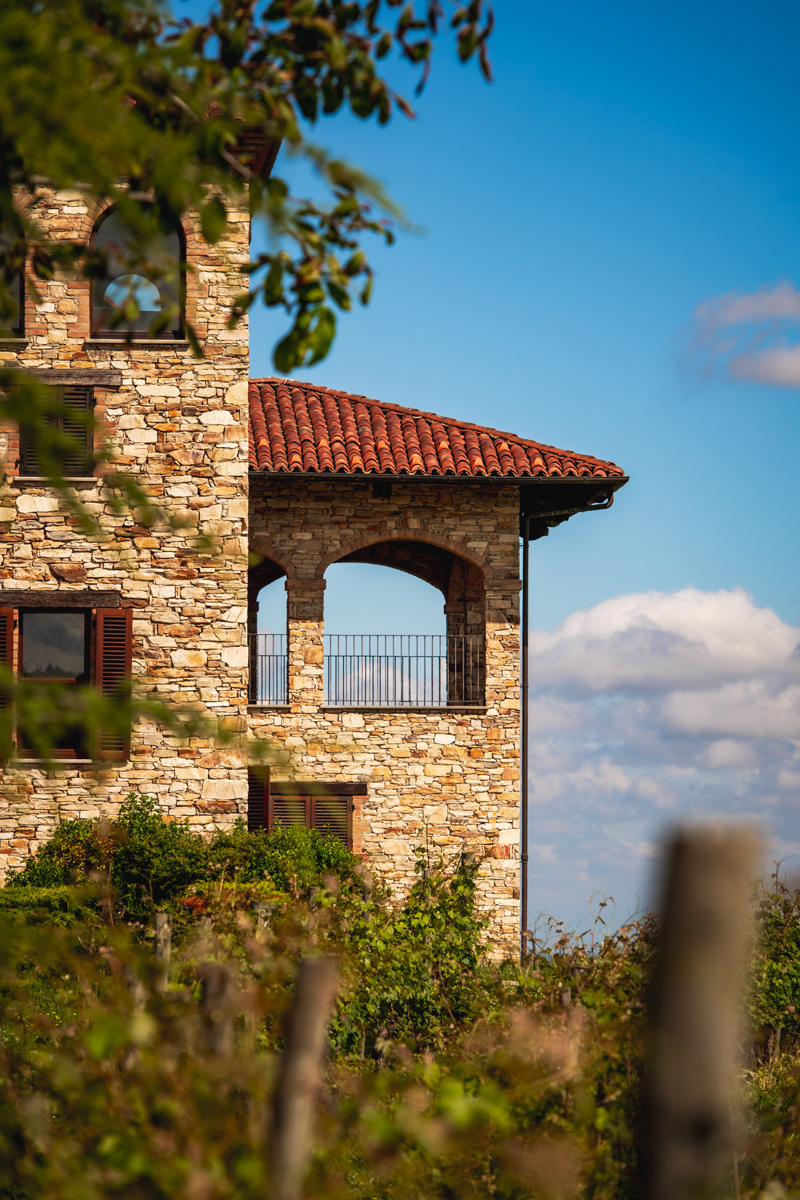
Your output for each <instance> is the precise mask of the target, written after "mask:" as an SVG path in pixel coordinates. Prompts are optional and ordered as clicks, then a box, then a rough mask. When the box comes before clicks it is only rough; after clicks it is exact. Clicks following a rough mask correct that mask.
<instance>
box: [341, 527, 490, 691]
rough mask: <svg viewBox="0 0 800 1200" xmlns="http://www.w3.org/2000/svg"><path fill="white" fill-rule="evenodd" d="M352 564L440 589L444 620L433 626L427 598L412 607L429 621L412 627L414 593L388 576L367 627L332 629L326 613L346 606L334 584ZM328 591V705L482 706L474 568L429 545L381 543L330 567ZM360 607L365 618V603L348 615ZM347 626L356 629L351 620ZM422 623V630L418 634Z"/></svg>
mask: <svg viewBox="0 0 800 1200" xmlns="http://www.w3.org/2000/svg"><path fill="white" fill-rule="evenodd" d="M356 563H358V564H369V565H371V566H374V567H382V568H390V569H391V570H392V571H402V572H405V573H406V574H408V575H412V576H414V577H415V578H416V579H419V580H422V581H424V582H425V583H426V584H428V585H430V586H431V587H433V588H436V589H438V591H439V592H440V593H441V595H442V596H443V598H444V602H445V603H444V620H443V621H442V622H441V625H440V620H441V618H440V619H439V620H434V621H431V613H432V607H431V605H430V604H429V603H428V602H426V599H425V598H424V597H420V598H419V599H418V600H417V604H418V607H419V610H420V611H422V612H424V613H425V615H426V617H427V620H424V622H416V621H415V619H414V614H413V609H414V602H415V599H417V598H416V597H415V596H414V592H413V589H410V590H408V592H407V591H406V589H403V588H402V587H400V588H398V587H397V584H396V583H395V584H393V582H392V580H391V576H389V572H388V571H387V572H386V578H385V579H383V580H381V581H380V582H381V583H382V585H383V586H382V588H378V589H376V590H374V591H373V592H372V594H371V595H370V597H369V599H370V601H371V609H370V613H369V618H368V620H367V621H366V622H364V624H365V625H367V626H368V627H369V628H368V629H366V630H365V629H364V628H362V629H360V630H359V629H357V628H354V627H351V628H349V629H339V628H334V627H333V625H332V623H331V621H330V619H329V617H328V612H329V611H331V610H332V609H333V610H334V611H336V612H337V614H338V613H340V612H341V611H342V609H343V606H342V605H341V604H337V603H336V601H337V597H336V593H335V591H334V590H333V587H332V582H333V580H334V578H335V579H336V583H337V584H338V587H339V588H340V587H341V585H342V583H344V582H345V579H346V572H342V571H341V568H342V567H344V566H345V565H347V564H356ZM382 574H383V572H381V575H382ZM326 584H327V588H326V601H325V606H326V619H325V659H326V686H325V690H326V699H327V702H328V703H333V704H347V703H351V704H359V705H361V704H366V705H382V704H386V705H391V706H394V705H402V704H407V705H412V706H424V707H428V706H438V705H443V704H447V705H451V706H452V705H477V704H482V703H483V701H484V674H485V666H484V664H485V648H484V636H485V589H484V578H483V572H482V571H481V569H480V568H479V567H478V566H477V565H476V564H475V563H473V562H470V561H468V560H467V559H465V558H463V557H461V556H460V555H459V554H457V553H455V552H454V551H452V550H448V549H446V548H444V547H442V546H438V545H433V544H431V543H428V542H423V541H416V540H412V539H395V540H385V541H378V542H374V543H372V544H370V545H367V546H360V547H359V548H358V549H356V550H352V551H350V552H349V553H347V554H345V555H343V556H342V557H341V558H339V559H338V560H336V561H335V563H332V564H329V566H328V569H327V571H326ZM362 585H363V581H362ZM345 586H347V585H346V583H345ZM337 590H338V589H337ZM359 602H360V604H361V608H362V611H363V605H364V600H363V597H361V596H358V595H356V597H355V600H354V603H353V609H354V610H355V611H354V613H353V616H357V613H358V610H359ZM384 613H385V620H384V622H383V628H382V629H380V628H378V626H379V625H380V622H381V619H382V617H383V615H384ZM362 620H363V618H362ZM345 623H346V624H350V625H351V626H352V624H353V622H352V619H351V621H350V622H345ZM422 623H424V625H425V629H420V624H422ZM437 625H439V628H438V629H437V628H436V626H437ZM409 630H414V631H415V632H409Z"/></svg>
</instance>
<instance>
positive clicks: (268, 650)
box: [247, 558, 288, 704]
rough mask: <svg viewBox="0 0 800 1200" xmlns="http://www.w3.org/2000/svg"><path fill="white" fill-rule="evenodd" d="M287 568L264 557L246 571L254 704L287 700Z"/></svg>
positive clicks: (250, 689) (250, 697) (250, 686)
mask: <svg viewBox="0 0 800 1200" xmlns="http://www.w3.org/2000/svg"><path fill="white" fill-rule="evenodd" d="M285 576H286V571H285V570H284V569H283V567H281V566H280V565H279V564H278V563H276V562H274V561H273V560H272V559H270V558H262V559H261V561H260V562H259V563H257V564H256V565H255V566H252V567H250V569H249V571H248V573H247V632H248V645H249V648H250V684H249V700H250V703H251V704H285V703H286V700H287V691H286V680H287V637H288V631H287V619H286V589H285V587H284V586H283V583H282V582H281V581H282V580H283V579H284V578H285Z"/></svg>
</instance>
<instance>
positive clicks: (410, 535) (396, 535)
mask: <svg viewBox="0 0 800 1200" xmlns="http://www.w3.org/2000/svg"><path fill="white" fill-rule="evenodd" d="M381 542H422V543H423V544H424V545H426V546H436V547H437V548H438V549H439V550H446V551H448V553H450V554H455V555H456V557H457V558H461V559H463V560H464V562H467V563H470V564H471V565H472V566H473V567H477V569H478V570H479V571H480V573H481V578H482V579H483V580H486V579H487V578H488V577H489V575H490V574H491V570H490V566H489V563H488V561H487V559H486V557H485V555H483V554H476V553H475V551H474V550H470V549H469V547H468V545H467V541H466V539H465V538H458V539H457V538H444V537H440V536H439V535H438V534H435V533H430V532H429V531H428V530H427V529H425V528H424V526H423V528H422V529H419V528H416V527H415V528H414V529H410V528H409V527H408V526H407V525H406V524H405V523H403V524H402V525H401V526H400V527H399V528H398V529H391V530H384V531H383V532H381V533H369V534H365V535H364V536H363V537H360V538H347V539H343V541H342V544H341V546H340V547H339V549H338V550H337V551H336V553H335V554H329V555H325V556H324V557H323V558H321V559H320V561H319V564H318V565H317V570H316V577H317V579H322V578H324V575H325V572H326V571H327V570H328V568H329V567H332V566H333V565H334V563H337V562H340V561H341V560H342V559H343V558H346V557H347V555H348V554H356V553H358V551H359V550H366V549H367V548H368V547H369V546H376V545H378V544H379V543H381Z"/></svg>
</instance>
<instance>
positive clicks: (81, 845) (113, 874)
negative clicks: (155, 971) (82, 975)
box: [0, 795, 361, 920]
mask: <svg viewBox="0 0 800 1200" xmlns="http://www.w3.org/2000/svg"><path fill="white" fill-rule="evenodd" d="M326 875H330V876H333V877H335V878H336V879H337V880H339V882H340V883H341V884H343V885H348V886H351V887H352V886H356V885H357V886H359V887H360V885H361V877H360V874H359V863H358V860H357V859H356V858H355V857H354V856H353V855H352V854H351V853H350V851H348V850H347V849H346V848H345V847H344V846H343V845H342V844H341V842H337V841H336V840H335V839H333V838H328V837H324V836H323V835H322V834H320V833H318V832H317V831H316V830H305V829H281V828H278V829H275V830H272V831H270V832H267V831H266V830H260V831H258V832H256V833H254V834H249V833H248V832H247V830H246V828H245V826H244V824H243V822H241V821H239V822H237V824H236V826H235V827H234V829H233V831H232V832H224V831H221V830H217V831H215V832H214V834H213V835H212V836H211V837H210V838H208V837H204V836H203V834H202V833H197V832H194V831H193V830H192V829H190V828H189V826H188V825H186V824H184V823H182V822H180V821H172V820H169V819H165V817H164V815H163V813H162V811H161V809H160V807H159V805H158V804H157V802H156V801H155V800H154V799H153V797H152V796H137V795H130V796H129V797H128V799H127V800H126V801H125V802H124V804H122V806H121V807H120V810H119V813H118V814H117V816H116V817H113V818H102V819H99V820H86V819H81V818H76V819H75V820H71V821H63V822H61V824H59V825H57V826H56V828H55V830H54V832H53V836H52V837H51V838H50V840H49V841H48V842H46V843H45V844H44V846H42V847H41V849H40V850H39V852H38V853H37V854H36V855H33V856H31V857H30V858H29V859H27V860H26V863H25V866H24V867H23V868H22V870H21V871H19V872H16V873H14V874H12V875H11V876H10V878H9V883H8V888H10V889H11V891H12V892H13V893H14V894H16V893H18V892H19V891H20V889H24V888H30V887H34V888H41V887H56V886H59V885H61V886H65V885H68V884H72V883H78V884H86V883H90V882H94V883H95V884H104V885H108V886H109V887H110V888H111V891H112V894H113V897H114V911H115V913H116V915H117V917H119V918H127V919H133V920H141V919H145V920H146V919H148V917H150V916H151V915H152V913H153V912H154V911H155V910H156V909H158V908H161V909H163V908H171V907H174V905H175V903H176V902H177V901H178V900H179V899H180V898H182V897H184V896H185V894H186V892H187V890H188V889H190V888H197V887H198V886H203V885H207V884H211V883H213V882H215V881H222V880H224V879H225V878H226V877H227V878H228V879H229V880H231V881H233V880H238V881H239V882H241V883H254V882H258V881H262V880H264V879H268V880H269V881H270V887H271V890H272V891H275V890H277V891H280V892H283V891H285V892H289V891H294V892H295V894H302V895H307V894H308V893H309V892H310V890H311V889H312V888H314V887H317V886H319V885H320V884H321V883H322V880H323V879H324V877H325V876H326ZM0 894H2V893H0ZM184 907H185V906H184Z"/></svg>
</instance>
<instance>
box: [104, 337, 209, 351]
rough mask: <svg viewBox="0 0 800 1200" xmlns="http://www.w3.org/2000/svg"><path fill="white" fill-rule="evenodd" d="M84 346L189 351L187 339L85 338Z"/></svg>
mask: <svg viewBox="0 0 800 1200" xmlns="http://www.w3.org/2000/svg"><path fill="white" fill-rule="evenodd" d="M83 344H84V346H88V347H89V348H90V349H92V350H99V349H101V348H102V347H103V346H112V347H113V348H114V349H117V350H118V349H119V348H120V346H127V347H128V348H129V349H131V350H133V349H137V350H138V349H144V350H188V348H189V342H188V341H187V339H186V338H124V337H123V338H84V341H83Z"/></svg>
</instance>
